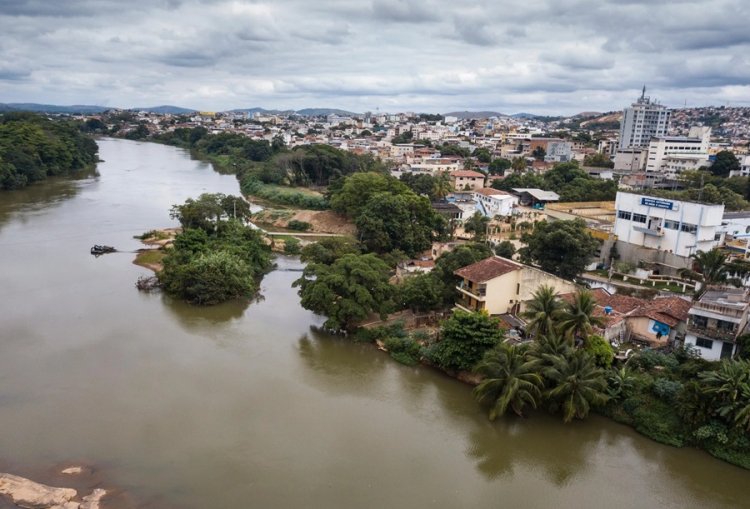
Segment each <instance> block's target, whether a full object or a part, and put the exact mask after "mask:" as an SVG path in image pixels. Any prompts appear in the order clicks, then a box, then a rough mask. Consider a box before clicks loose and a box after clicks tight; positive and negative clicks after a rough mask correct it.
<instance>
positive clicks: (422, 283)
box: [399, 274, 443, 312]
mask: <svg viewBox="0 0 750 509" xmlns="http://www.w3.org/2000/svg"><path fill="white" fill-rule="evenodd" d="M399 296H400V298H401V302H402V303H403V304H404V305H405V306H406V307H408V308H409V309H411V310H413V311H420V312H425V311H432V310H434V309H440V308H442V307H443V284H442V282H441V281H440V280H439V279H438V278H437V277H435V275H434V274H417V275H416V276H411V277H408V278H406V280H405V281H404V282H403V283H402V284H401V286H400V287H399Z"/></svg>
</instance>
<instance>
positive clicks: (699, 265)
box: [679, 247, 729, 285]
mask: <svg viewBox="0 0 750 509" xmlns="http://www.w3.org/2000/svg"><path fill="white" fill-rule="evenodd" d="M690 258H692V260H693V268H692V269H681V270H680V271H679V273H680V276H682V277H684V278H687V279H693V280H696V281H700V282H702V283H703V284H704V285H710V284H717V283H725V282H726V281H727V279H728V277H729V275H728V273H729V271H728V270H727V265H726V262H727V255H726V254H725V253H724V252H723V251H722V250H721V249H719V248H717V247H715V248H713V249H711V250H710V251H698V252H697V253H694V254H692V255H690Z"/></svg>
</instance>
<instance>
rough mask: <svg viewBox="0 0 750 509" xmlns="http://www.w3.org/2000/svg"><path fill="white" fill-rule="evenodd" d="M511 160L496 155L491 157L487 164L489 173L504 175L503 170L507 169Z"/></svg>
mask: <svg viewBox="0 0 750 509" xmlns="http://www.w3.org/2000/svg"><path fill="white" fill-rule="evenodd" d="M510 166H511V162H510V161H509V160H508V159H505V158H502V157H498V158H497V159H493V161H492V162H491V163H490V166H489V172H490V175H505V171H506V170H509V169H510Z"/></svg>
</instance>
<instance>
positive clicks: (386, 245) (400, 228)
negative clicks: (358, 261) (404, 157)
mask: <svg viewBox="0 0 750 509" xmlns="http://www.w3.org/2000/svg"><path fill="white" fill-rule="evenodd" d="M354 224H355V225H356V226H357V233H358V236H359V240H360V242H361V243H362V245H363V246H365V248H366V249H367V250H368V251H373V252H376V253H387V252H390V251H393V250H396V249H398V250H401V251H404V252H405V253H406V254H407V255H408V256H416V255H417V253H419V252H421V251H424V250H425V249H429V248H430V246H432V241H433V240H435V239H437V238H439V237H440V236H441V235H443V234H444V232H445V226H446V225H445V219H444V218H443V217H442V216H441V215H439V214H438V213H437V212H436V211H435V210H434V209H433V208H432V206H431V205H430V201H429V200H428V199H427V198H425V197H423V196H417V195H416V194H414V193H412V192H411V191H409V192H408V193H403V194H392V193H388V192H383V193H377V194H374V195H372V196H371V197H370V199H369V201H368V202H367V204H366V205H365V207H364V208H363V209H362V210H361V213H360V214H359V215H358V216H357V217H356V218H355V220H354Z"/></svg>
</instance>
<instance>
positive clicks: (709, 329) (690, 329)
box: [685, 288, 750, 361]
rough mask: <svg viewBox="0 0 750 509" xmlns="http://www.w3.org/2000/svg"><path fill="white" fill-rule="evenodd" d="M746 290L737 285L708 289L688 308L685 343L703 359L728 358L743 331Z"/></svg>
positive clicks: (745, 318)
mask: <svg viewBox="0 0 750 509" xmlns="http://www.w3.org/2000/svg"><path fill="white" fill-rule="evenodd" d="M748 307H750V306H749V305H748V293H747V290H746V289H740V288H709V289H708V290H707V291H706V292H705V293H704V294H703V295H701V297H700V299H698V301H697V302H695V303H694V304H693V306H692V307H691V308H690V311H689V312H688V313H689V317H690V318H689V320H688V325H687V331H686V333H685V344H686V345H690V346H692V347H694V348H695V349H696V350H697V351H698V352H699V353H700V355H701V357H703V358H704V359H707V360H712V361H717V360H720V359H729V358H731V357H733V356H734V355H735V354H736V353H737V338H738V337H739V336H740V335H742V334H743V333H744V332H745V329H746V327H747V317H748Z"/></svg>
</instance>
